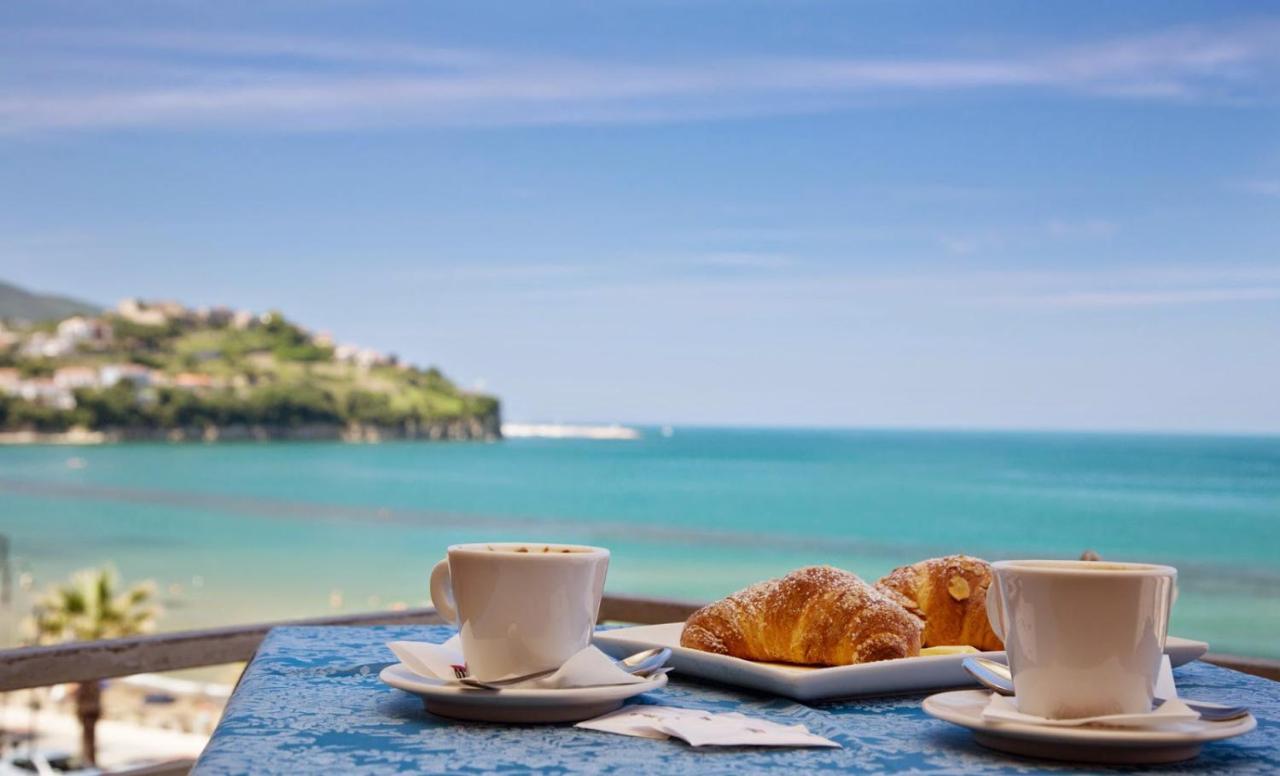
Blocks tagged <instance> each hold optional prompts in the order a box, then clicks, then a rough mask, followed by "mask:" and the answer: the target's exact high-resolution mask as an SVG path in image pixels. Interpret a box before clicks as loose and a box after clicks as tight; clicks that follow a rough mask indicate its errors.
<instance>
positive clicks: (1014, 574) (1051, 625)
mask: <svg viewBox="0 0 1280 776" xmlns="http://www.w3.org/2000/svg"><path fill="white" fill-rule="evenodd" d="M991 565H992V568H993V570H994V572H995V582H994V584H992V585H991V587H990V588H989V589H988V590H987V616H988V618H989V619H990V620H991V627H992V629H993V630H994V631H995V632H996V635H998V636H999V637H1000V638H1001V639H1002V640H1003V641H1004V644H1005V650H1006V651H1007V653H1008V656H1009V668H1010V670H1011V671H1012V673H1013V685H1014V691H1015V694H1016V699H1017V704H1018V710H1019V711H1021V712H1023V713H1026V714H1032V715H1035V716H1039V717H1046V718H1049V719H1078V718H1080V717H1093V716H1100V715H1104V714H1140V713H1145V712H1148V711H1150V710H1151V702H1152V696H1153V694H1154V691H1155V683H1156V678H1157V674H1158V672H1159V670H1160V659H1161V656H1162V655H1163V654H1164V644H1165V638H1166V636H1167V635H1168V629H1169V613H1170V610H1171V609H1172V608H1173V601H1174V598H1175V596H1176V582H1177V575H1178V572H1177V570H1176V569H1174V568H1173V567H1171V566H1156V565H1151V564H1144V563H1110V562H1104V561H1055V560H1010V561H998V562H996V563H993V564H991Z"/></svg>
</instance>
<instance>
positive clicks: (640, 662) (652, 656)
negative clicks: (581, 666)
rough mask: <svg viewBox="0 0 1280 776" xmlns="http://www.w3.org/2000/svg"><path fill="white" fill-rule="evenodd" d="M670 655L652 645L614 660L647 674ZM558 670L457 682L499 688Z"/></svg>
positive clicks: (625, 668)
mask: <svg viewBox="0 0 1280 776" xmlns="http://www.w3.org/2000/svg"><path fill="white" fill-rule="evenodd" d="M670 657H671V650H670V649H667V648H666V647H654V648H653V649H646V650H644V651H643V652H637V653H635V654H634V655H630V656H628V657H624V658H622V659H620V660H617V661H614V662H615V665H617V666H618V668H621V669H622V670H623V671H626V672H627V673H629V674H635V675H636V676H649V675H650V674H652V673H654V672H655V671H656V670H657V669H660V668H661V667H662V665H663V664H664V663H666V662H667V660H668V659H670ZM559 670H560V669H559V668H549V669H547V670H545V671H534V672H533V673H531V674H524V675H523V676H509V677H506V678H505V679H494V680H493V681H491V682H482V681H480V680H479V679H475V678H473V677H470V676H460V677H458V682H459V683H461V684H464V685H466V686H467V687H475V688H478V689H483V690H501V689H502V688H503V687H510V686H511V685H513V684H520V683H521V682H527V681H530V680H532V679H541V678H542V677H544V676H551V675H552V674H554V673H555V672H556V671H559ZM664 673H665V672H664Z"/></svg>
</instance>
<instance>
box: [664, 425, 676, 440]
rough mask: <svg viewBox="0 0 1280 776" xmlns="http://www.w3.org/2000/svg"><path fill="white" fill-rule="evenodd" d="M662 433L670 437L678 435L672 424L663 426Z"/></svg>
mask: <svg viewBox="0 0 1280 776" xmlns="http://www.w3.org/2000/svg"><path fill="white" fill-rule="evenodd" d="M662 435H663V436H664V437H666V438H668V439H670V438H671V437H673V436H675V435H676V430H675V429H674V428H672V427H671V426H663V427H662Z"/></svg>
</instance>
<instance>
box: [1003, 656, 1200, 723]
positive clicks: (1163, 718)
mask: <svg viewBox="0 0 1280 776" xmlns="http://www.w3.org/2000/svg"><path fill="white" fill-rule="evenodd" d="M1155 694H1156V697H1158V698H1167V699H1168V700H1166V701H1165V702H1164V703H1162V704H1160V707H1159V708H1157V709H1155V710H1154V711H1148V712H1147V713H1145V714H1107V715H1103V716H1098V717H1081V718H1079V719H1048V718H1045V717H1037V716H1034V715H1032V714H1023V713H1022V712H1020V711H1018V704H1017V699H1016V698H1009V697H1006V696H1003V695H997V694H996V693H992V694H991V700H990V701H989V702H988V703H987V707H986V708H985V709H983V710H982V718H983V719H987V720H994V721H997V722H1023V723H1027V724H1030V725H1048V726H1052V727H1080V726H1083V725H1096V726H1103V727H1128V728H1143V727H1162V726H1165V725H1170V724H1174V723H1178V722H1192V721H1195V720H1197V719H1200V714H1199V713H1197V712H1194V711H1192V710H1191V709H1190V708H1188V707H1187V705H1186V704H1185V703H1183V702H1182V701H1180V700H1178V691H1177V688H1176V687H1175V686H1174V684H1173V668H1172V667H1171V666H1170V664H1169V656H1168V655H1165V656H1164V658H1163V660H1162V661H1161V663H1160V674H1159V676H1158V678H1157V679H1156V690H1155Z"/></svg>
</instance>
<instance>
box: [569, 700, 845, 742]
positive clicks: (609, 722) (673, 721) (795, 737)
mask: <svg viewBox="0 0 1280 776" xmlns="http://www.w3.org/2000/svg"><path fill="white" fill-rule="evenodd" d="M574 727H580V728H586V729H587V730H600V731H603V732H605V733H620V734H622V735H624V736H638V737H640V738H656V739H666V738H671V737H675V738H680V739H683V740H685V741H687V742H689V744H691V745H693V746H830V747H837V748H839V747H840V744H838V743H836V742H835V741H832V740H830V739H828V738H823V737H822V736H818V735H814V734H813V733H810V732H809V729H808V728H806V727H805V726H804V725H779V724H778V723H776V722H770V721H768V720H764V719H752V718H751V717H746V716H743V715H742V714H738V713H737V712H729V713H726V714H714V713H712V712H709V711H698V710H696V709H676V708H672V707H670V706H627V707H625V708H622V709H619V710H617V711H615V712H611V713H609V714H606V715H604V716H603V717H596V718H595V719H589V720H586V721H585V722H579V723H578V724H577V725H574Z"/></svg>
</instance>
